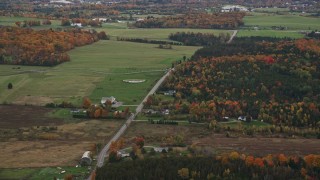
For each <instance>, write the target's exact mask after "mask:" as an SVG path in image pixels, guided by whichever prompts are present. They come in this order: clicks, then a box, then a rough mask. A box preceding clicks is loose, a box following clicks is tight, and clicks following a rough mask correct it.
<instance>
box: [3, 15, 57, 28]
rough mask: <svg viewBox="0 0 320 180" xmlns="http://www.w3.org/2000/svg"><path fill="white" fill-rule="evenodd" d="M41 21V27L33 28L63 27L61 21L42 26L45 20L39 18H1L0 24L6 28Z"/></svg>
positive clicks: (52, 21)
mask: <svg viewBox="0 0 320 180" xmlns="http://www.w3.org/2000/svg"><path fill="white" fill-rule="evenodd" d="M31 20H35V21H40V23H41V26H33V27H32V28H34V29H48V28H58V27H62V26H61V21H59V20H50V21H51V25H42V21H43V19H39V18H27V17H7V16H0V24H1V25H4V26H16V24H15V23H16V22H23V21H31Z"/></svg>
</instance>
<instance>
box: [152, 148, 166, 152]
mask: <svg viewBox="0 0 320 180" xmlns="http://www.w3.org/2000/svg"><path fill="white" fill-rule="evenodd" d="M153 149H154V151H155V152H158V153H161V152H162V151H166V152H168V151H169V148H168V147H154V148H153Z"/></svg>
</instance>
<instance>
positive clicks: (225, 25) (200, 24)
mask: <svg viewBox="0 0 320 180" xmlns="http://www.w3.org/2000/svg"><path fill="white" fill-rule="evenodd" d="M244 16H245V13H240V12H236V13H214V14H207V13H188V14H185V15H177V16H167V17H159V18H155V17H152V16H148V17H147V18H146V19H144V20H143V21H137V22H136V23H135V24H134V26H135V27H139V28H202V29H234V28H237V27H238V26H241V25H243V21H242V18H243V17H244Z"/></svg>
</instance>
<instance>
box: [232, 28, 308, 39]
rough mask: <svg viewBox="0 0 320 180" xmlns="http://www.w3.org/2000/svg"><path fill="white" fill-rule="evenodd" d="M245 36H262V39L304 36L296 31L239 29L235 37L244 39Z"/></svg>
mask: <svg viewBox="0 0 320 180" xmlns="http://www.w3.org/2000/svg"><path fill="white" fill-rule="evenodd" d="M246 36H263V37H277V38H285V37H289V38H293V39H298V38H303V37H304V34H301V33H300V32H298V31H280V30H247V29H241V30H240V31H239V32H238V34H237V37H246Z"/></svg>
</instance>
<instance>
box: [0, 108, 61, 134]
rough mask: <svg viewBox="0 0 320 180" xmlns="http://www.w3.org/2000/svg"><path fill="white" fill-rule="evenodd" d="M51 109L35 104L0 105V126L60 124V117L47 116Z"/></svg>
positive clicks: (18, 126)
mask: <svg viewBox="0 0 320 180" xmlns="http://www.w3.org/2000/svg"><path fill="white" fill-rule="evenodd" d="M51 110H52V109H48V108H44V107H36V106H17V105H5V106H4V105H0V128H12V129H14V128H20V127H30V126H45V125H59V124H62V123H63V122H62V120H61V119H56V118H48V117H47V116H46V114H47V113H48V112H50V111H51Z"/></svg>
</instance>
